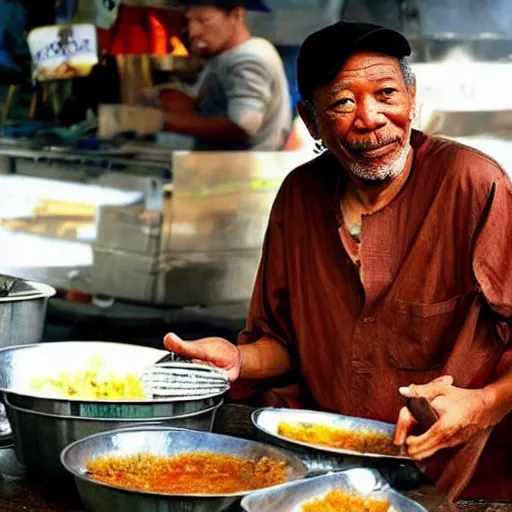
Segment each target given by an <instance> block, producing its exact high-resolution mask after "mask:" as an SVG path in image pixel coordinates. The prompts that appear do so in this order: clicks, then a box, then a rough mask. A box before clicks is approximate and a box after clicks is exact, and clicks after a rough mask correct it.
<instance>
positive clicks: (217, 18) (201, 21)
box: [186, 7, 236, 59]
mask: <svg viewBox="0 0 512 512" xmlns="http://www.w3.org/2000/svg"><path fill="white" fill-rule="evenodd" d="M186 20H187V31H188V37H189V46H190V50H191V52H192V53H194V54H196V55H199V56H201V57H203V58H207V59H208V58H212V57H215V56H216V55H218V54H220V53H222V52H224V51H225V50H226V49H227V48H228V45H229V41H230V39H231V38H232V37H233V32H234V30H235V23H236V15H235V11H232V12H230V13H227V12H226V11H223V10H222V9H217V8H216V7H190V8H189V9H187V12H186Z"/></svg>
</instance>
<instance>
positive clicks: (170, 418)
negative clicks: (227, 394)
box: [4, 395, 224, 435]
mask: <svg viewBox="0 0 512 512" xmlns="http://www.w3.org/2000/svg"><path fill="white" fill-rule="evenodd" d="M4 400H5V406H6V409H7V408H11V409H13V410H15V411H17V412H22V413H26V414H32V415H34V416H42V417H45V418H54V419H55V418H57V419H60V420H74V421H106V422H118V423H119V422H122V421H132V422H133V423H156V422H165V421H175V420H186V419H189V418H195V417H196V416H201V415H203V414H207V413H209V412H213V411H216V410H217V409H219V408H220V407H221V406H222V405H223V403H224V400H223V399H222V400H220V402H219V403H218V404H215V405H214V406H212V407H209V408H208V409H201V410H200V411H196V412H192V413H187V414H182V415H179V416H165V417H155V418H102V417H97V418H91V417H87V416H66V415H58V414H50V413H47V412H40V411H32V410H30V409H24V408H23V407H18V406H17V405H12V404H11V403H10V402H9V400H8V398H7V397H6V396H5V395H4ZM164 428H165V427H164ZM116 430H117V429H116ZM184 430H185V429H184ZM95 435H96V434H95Z"/></svg>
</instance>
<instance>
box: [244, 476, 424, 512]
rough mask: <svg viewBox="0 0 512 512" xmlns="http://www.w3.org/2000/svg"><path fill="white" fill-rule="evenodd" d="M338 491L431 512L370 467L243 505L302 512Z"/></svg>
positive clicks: (250, 509)
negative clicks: (392, 485) (401, 492)
mask: <svg viewBox="0 0 512 512" xmlns="http://www.w3.org/2000/svg"><path fill="white" fill-rule="evenodd" d="M334 489H341V490H345V491H348V492H355V493H357V494H360V495H363V496H368V495H370V496H374V497H385V498H387V499H388V500H389V503H390V505H391V506H392V507H393V509H394V510H395V511H396V512H427V510H426V509H425V508H423V507H422V506H421V505H420V504H419V503H416V502H415V501H413V500H411V499H409V498H406V497H405V496H403V495H402V494H399V493H398V492H396V491H395V490H393V489H392V488H391V487H390V486H389V484H388V483H387V482H386V481H385V480H384V479H383V478H382V476H381V475H380V474H379V473H378V472H377V471H375V470H372V469H367V468H357V469H349V470H347V471H342V472H338V473H331V474H328V475H323V476H319V477H316V478H310V479H307V480H302V481H299V482H291V483H289V484H285V485H282V486H280V487H278V488H273V489H265V490H262V491H258V492H255V493H252V494H250V495H248V496H246V497H244V498H243V499H242V503H241V504H242V509H243V510H244V511H245V512H301V511H302V507H303V506H304V505H305V504H306V503H308V502H310V501H312V500H315V499H321V498H324V497H325V495H326V494H327V493H329V492H330V491H332V490H334Z"/></svg>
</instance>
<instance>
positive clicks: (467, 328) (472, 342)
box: [239, 132, 512, 498]
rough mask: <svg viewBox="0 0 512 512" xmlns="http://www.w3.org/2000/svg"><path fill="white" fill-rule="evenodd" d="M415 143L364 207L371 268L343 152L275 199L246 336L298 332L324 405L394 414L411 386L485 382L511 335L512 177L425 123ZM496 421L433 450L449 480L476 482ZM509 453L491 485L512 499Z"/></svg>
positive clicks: (305, 366)
mask: <svg viewBox="0 0 512 512" xmlns="http://www.w3.org/2000/svg"><path fill="white" fill-rule="evenodd" d="M412 143H413V147H414V148H415V153H414V161H413V167H412V170H411V174H410V177H409V178H408V181H407V183H406V185H405V186H404V188H403V189H402V191H401V192H400V193H399V194H398V195H397V197H396V198H395V199H394V200H393V201H392V202H391V203H390V204H389V205H387V206H386V207H385V208H383V209H382V210H380V211H378V212H375V213H373V214H371V215H364V216H363V219H362V231H361V242H360V245H359V259H360V262H359V263H360V270H361V272H360V273H359V272H358V269H357V268H356V266H355V265H354V263H353V261H352V260H351V258H350V257H349V255H348V254H347V252H346V250H345V248H344V245H343V243H342V241H341V238H340V228H342V225H343V219H342V217H341V213H340V196H341V192H342V190H343V187H344V185H345V182H346V175H345V173H344V171H343V170H342V169H341V168H340V165H339V163H338V162H337V160H336V159H335V158H334V157H333V156H332V155H330V154H328V153H326V154H323V155H321V156H319V157H318V158H316V159H315V160H313V161H311V162H309V163H307V164H305V165H303V166H301V167H299V168H297V169H295V170H294V171H292V172H291V173H290V174H289V176H288V177H287V178H286V180H285V181H284V183H283V185H282V187H281V189H280V191H279V194H278V196H277V198H276V200H275V203H274V206H273V209H272V212H271V215H270V221H269V226H268V230H267V234H266V238H265V243H264V248H263V254H262V259H261V264H260V268H259V271H258V275H257V279H256V283H255V287H254V292H253V297H252V301H251V306H250V311H249V316H248V320H247V326H246V329H245V330H244V331H242V333H241V334H240V339H239V342H240V343H242V344H243V343H250V342H253V341H256V340H257V339H259V338H260V337H262V336H271V337H273V338H275V339H277V340H278V341H279V342H281V343H282V344H283V345H285V346H286V347H287V348H288V350H289V351H290V353H291V354H292V357H293V359H294V360H295V361H296V364H297V367H298V368H299V369H300V374H301V376H302V379H303V383H304V385H305V387H306V388H307V392H308V394H310V396H311V397H312V398H313V400H314V404H315V407H318V408H321V409H323V410H328V411H336V412H339V413H342V414H347V415H353V416H361V417H368V418H374V419H379V420H383V421H387V422H393V423H394V422H396V419H397V415H398V411H399V409H400V407H402V406H403V405H404V400H403V398H401V397H400V395H399V393H398V388H399V386H405V385H409V384H410V383H417V384H421V383H426V382H428V381H430V380H432V379H434V378H436V377H438V376H440V375H445V374H449V375H452V376H453V377H454V379H455V385H457V386H460V387H465V388H479V387H482V386H484V385H485V384H486V383H487V382H489V380H490V379H492V378H493V377H494V375H493V374H494V372H495V370H496V366H497V364H498V362H499V361H500V359H501V358H502V355H503V354H504V351H505V349H506V348H507V346H508V344H509V343H510V341H511V325H510V320H511V319H512V242H511V233H512V186H511V183H510V181H509V180H508V178H507V177H506V175H505V174H504V172H503V171H502V170H501V168H500V167H499V166H498V165H497V164H496V163H495V162H494V161H493V160H491V159H490V158H488V157H487V156H485V155H483V154H481V153H479V152H477V151H475V150H473V149H471V148H468V147H466V146H462V145H460V144H457V143H454V142H449V141H446V140H441V139H433V138H428V137H425V136H424V135H422V134H420V133H419V132H413V136H412ZM360 276H361V277H360ZM505 421H506V420H505ZM510 432H512V431H510ZM488 434H489V433H485V434H481V435H479V436H476V438H475V439H473V440H472V441H470V442H469V443H468V445H467V446H465V447H463V448H458V449H455V450H451V451H449V452H448V451H446V452H445V453H440V454H438V455H437V456H435V457H433V458H432V460H431V464H430V466H429V474H430V476H431V477H432V478H434V479H435V480H436V481H437V482H438V484H439V486H440V487H441V488H442V489H443V490H445V491H447V492H450V494H451V495H452V496H456V495H459V493H460V492H461V491H462V490H463V489H464V488H465V487H466V486H467V484H468V481H469V479H470V478H471V477H472V476H473V473H474V469H475V468H474V466H475V465H476V461H477V460H478V457H479V455H480V452H481V450H482V448H483V446H484V445H485V443H486V441H487V438H488ZM509 435H510V436H511V437H512V433H511V434H509ZM509 444H511V445H512V443H509ZM511 448H512V446H511ZM448 460H449V461H450V463H449V464H448V463H447V462H448ZM494 465H495V462H493V466H494ZM508 466H509V467H507V468H502V470H503V471H502V473H503V472H507V471H508V475H507V478H508V481H507V482H508V483H506V484H504V487H503V489H501V488H500V489H501V490H500V491H499V492H497V491H496V489H497V487H499V485H498V484H497V483H496V482H495V481H494V482H493V481H492V480H491V481H489V482H487V480H486V481H484V482H483V483H482V482H479V483H478V488H479V490H478V491H476V492H477V494H478V493H484V494H486V495H488V494H489V492H491V493H493V496H492V497H494V498H498V497H507V498H512V456H511V460H510V462H509V464H508ZM475 478H476V479H478V475H476V476H475ZM491 478H494V479H496V478H497V477H496V476H491ZM503 478H504V477H503ZM503 478H501V481H502V482H503V481H504V480H503ZM484 480H485V479H484ZM487 483H489V485H490V491H489V489H487V487H486V485H487ZM475 485H476V484H475ZM471 488H472V487H471V485H470V486H469V487H468V488H467V489H468V492H469V493H470V491H471ZM483 488H485V489H486V490H485V491H482V490H481V489H483ZM504 494H507V496H504Z"/></svg>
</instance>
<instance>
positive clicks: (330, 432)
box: [277, 421, 400, 455]
mask: <svg viewBox="0 0 512 512" xmlns="http://www.w3.org/2000/svg"><path fill="white" fill-rule="evenodd" d="M277 433H278V434H279V435H281V436H283V437H287V438H288V439H293V440H294V441H301V442H304V443H309V444H315V445H319V446H327V447H329V448H337V449H343V450H352V451H355V452H360V453H376V454H380V455H399V453H400V451H399V448H398V447H397V446H395V445H394V444H393V439H392V437H391V436H389V435H388V434H384V433H382V432H374V431H370V430H367V431H353V430H346V429H340V428H333V427H329V426H327V425H313V424H310V423H297V424H290V423H287V422H284V421H283V422H281V423H280V424H279V425H278V427H277Z"/></svg>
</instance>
